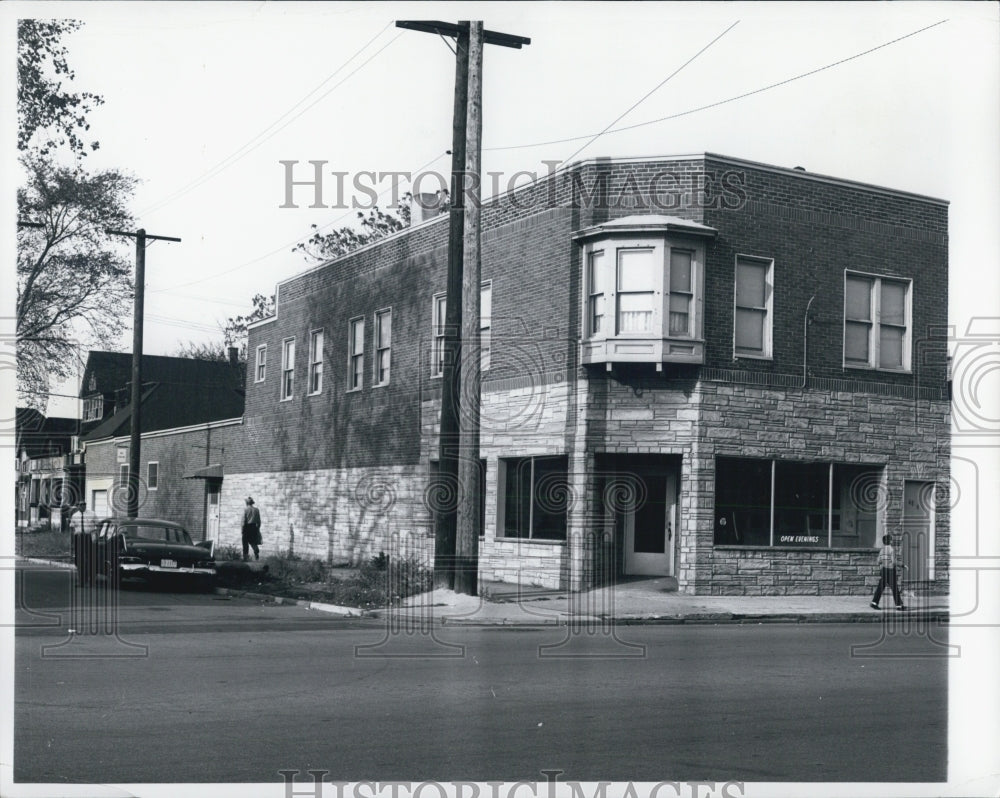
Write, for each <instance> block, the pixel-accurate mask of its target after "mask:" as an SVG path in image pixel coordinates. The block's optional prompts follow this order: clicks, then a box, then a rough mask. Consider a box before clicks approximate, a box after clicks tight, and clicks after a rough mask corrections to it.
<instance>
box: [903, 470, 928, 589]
mask: <svg viewBox="0 0 1000 798" xmlns="http://www.w3.org/2000/svg"><path fill="white" fill-rule="evenodd" d="M900 548H901V549H902V556H903V564H904V565H905V566H906V570H905V571H903V579H905V580H906V581H907V582H926V581H928V580H930V579H933V578H934V483H933V482H916V481H912V480H907V481H906V482H904V483H903V539H902V541H901V543H900Z"/></svg>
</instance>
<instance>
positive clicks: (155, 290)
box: [150, 153, 447, 293]
mask: <svg viewBox="0 0 1000 798" xmlns="http://www.w3.org/2000/svg"><path fill="white" fill-rule="evenodd" d="M445 155H447V153H442V154H440V155H436V156H435V157H434V158H431V160H429V161H428V162H427V163H425V164H424V165H423V166H421V167H418V168H417V169H416V170H415V171H414V172H410V174H420V173H421V172H423V171H424V169H426V168H427V167H428V166H430V165H431V164H433V163H436V162H437V161H440V160H441V159H442V158H443V157H444V156H445ZM389 190H390V189H388V188H387V189H384V190H382V191H381V192H379V194H378V195H377V196H378V197H379V198H381V197H382V196H384V195H385V194H386V192H388V191H389ZM356 212H357V211H356V209H352V210H350V211H348V212H347V213H345V214H344V215H343V216H339V217H337V218H336V219H334V220H333V221H332V222H329V223H327V224H325V225H323V226H321V227H317V228H316V229H315V230H313V231H312V232H311V233H309V234H308V235H307V236H304V237H303V236H299V237H298V238H296V239H295V240H294V241H291V242H289V243H288V244H283V245H282V246H280V247H278V248H276V249H272V250H271V251H270V252H265V253H264V254H263V255H260V256H258V257H256V258H254V259H253V260H248V261H244V262H243V263H240V264H239V265H237V266H233V267H232V268H231V269H226V270H225V271H221V272H218V273H217V274H210V275H209V276H207V277H201V278H199V279H197V280H191V281H190V282H187V283H181V284H179V285H174V286H170V287H168V288H152V289H150V293H161V292H170V291H173V290H175V289H177V288H187V287H188V286H190V285H197V284H198V283H204V282H206V281H208V280H214V279H216V278H218V277H224V276H225V275H227V274H232V273H233V272H235V271H238V270H239V269H242V268H244V267H246V266H252V265H253V264H255V263H259V262H260V261H262V260H265V259H267V258H270V257H271V256H272V255H277V254H278V253H279V252H285V251H287V250H288V249H290V248H291V247H294V246H295V245H296V244H300V243H302V242H304V241H308V240H309V239H310V238H312V237H313V236H314V235H316V234H317V233H319V232H321V231H322V230H326V229H327V228H329V227H332V226H333V225H335V224H338V223H340V222H342V221H343V220H344V219H346V218H347V217H348V216H353V215H354V214H355V213H356Z"/></svg>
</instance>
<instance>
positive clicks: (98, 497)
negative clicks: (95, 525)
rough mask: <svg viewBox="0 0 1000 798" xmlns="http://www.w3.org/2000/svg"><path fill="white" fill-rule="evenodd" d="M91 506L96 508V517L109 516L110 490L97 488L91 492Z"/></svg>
mask: <svg viewBox="0 0 1000 798" xmlns="http://www.w3.org/2000/svg"><path fill="white" fill-rule="evenodd" d="M90 496H91V501H90V506H91V507H92V508H93V510H94V516H95V517H96V518H107V517H108V516H109V515H110V514H111V513H110V512H109V511H108V492H107V491H106V490H95V491H92V492H91V494H90Z"/></svg>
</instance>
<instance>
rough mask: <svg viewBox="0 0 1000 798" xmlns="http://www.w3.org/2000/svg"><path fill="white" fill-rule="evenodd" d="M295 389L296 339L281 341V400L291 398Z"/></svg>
mask: <svg viewBox="0 0 1000 798" xmlns="http://www.w3.org/2000/svg"><path fill="white" fill-rule="evenodd" d="M294 391H295V339H294V338H286V339H285V340H284V341H282V342H281V400H282V401H285V400H286V399H291V398H292V395H293V394H294Z"/></svg>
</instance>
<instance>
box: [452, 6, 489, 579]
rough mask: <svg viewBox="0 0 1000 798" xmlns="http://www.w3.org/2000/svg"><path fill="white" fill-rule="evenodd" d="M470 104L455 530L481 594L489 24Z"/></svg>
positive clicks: (479, 47) (473, 32)
mask: <svg viewBox="0 0 1000 798" xmlns="http://www.w3.org/2000/svg"><path fill="white" fill-rule="evenodd" d="M468 63H469V69H468V83H469V92H468V93H469V100H468V103H467V104H466V116H465V119H466V123H465V178H466V185H465V187H464V188H465V192H466V198H467V200H468V207H467V208H466V209H465V224H464V229H463V237H462V263H463V270H464V271H463V274H462V360H463V363H462V370H461V373H460V374H459V375H458V390H457V391H456V393H457V395H458V396H460V397H462V402H463V403H464V406H463V407H461V408H460V409H461V413H459V430H458V446H459V460H458V484H459V485H461V486H462V501H461V502H460V503H459V505H458V519H457V521H458V522H457V525H456V531H455V591H456V592H458V593H465V594H468V595H470V596H475V595H478V593H479V590H478V571H479V535H480V533H481V531H482V530H481V529H480V518H479V494H480V491H481V490H482V486H481V485H480V484H479V411H480V395H479V394H480V381H481V379H482V374H481V373H480V366H481V361H480V357H481V355H480V344H481V342H480V339H479V315H480V310H481V308H480V296H481V290H480V285H481V283H482V277H481V273H482V269H481V266H482V262H481V258H480V254H481V253H480V247H479V244H480V216H481V214H480V205H481V204H482V202H481V193H482V192H481V186H480V161H481V159H482V143H483V23H482V22H470V23H469V59H468Z"/></svg>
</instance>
